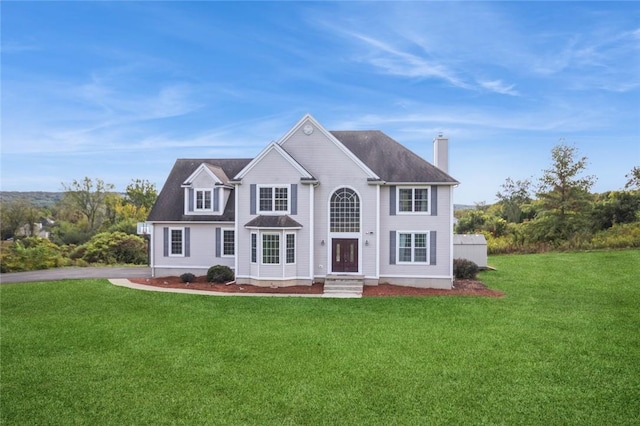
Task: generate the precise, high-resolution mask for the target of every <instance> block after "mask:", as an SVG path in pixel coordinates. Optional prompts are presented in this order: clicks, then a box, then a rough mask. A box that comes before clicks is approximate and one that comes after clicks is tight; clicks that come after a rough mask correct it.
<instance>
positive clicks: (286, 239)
mask: <svg viewBox="0 0 640 426" xmlns="http://www.w3.org/2000/svg"><path fill="white" fill-rule="evenodd" d="M290 236H291V237H293V247H289V237H290ZM289 250H293V261H292V262H289ZM296 254H297V253H296V234H295V233H294V232H286V233H285V234H284V263H285V265H295V264H296V261H297V258H296V257H297V256H296Z"/></svg>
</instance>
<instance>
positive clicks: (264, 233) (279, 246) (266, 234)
mask: <svg viewBox="0 0 640 426" xmlns="http://www.w3.org/2000/svg"><path fill="white" fill-rule="evenodd" d="M280 235H282V234H281V233H279V232H263V233H261V234H260V243H261V244H260V247H261V249H262V250H261V251H260V264H261V265H265V266H274V265H281V264H282V259H281V257H282V255H281V250H282V246H281V244H280ZM267 236H273V237H277V243H278V249H277V250H276V254H277V259H276V260H277V262H265V261H264V260H265V252H266V251H267V250H265V246H264V243H265V237H267Z"/></svg>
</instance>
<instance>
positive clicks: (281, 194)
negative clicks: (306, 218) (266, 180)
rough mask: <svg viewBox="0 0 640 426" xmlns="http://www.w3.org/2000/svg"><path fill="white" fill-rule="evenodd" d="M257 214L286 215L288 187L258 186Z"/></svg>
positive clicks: (287, 210) (287, 209)
mask: <svg viewBox="0 0 640 426" xmlns="http://www.w3.org/2000/svg"><path fill="white" fill-rule="evenodd" d="M258 210H259V213H288V212H289V186H288V185H280V186H258Z"/></svg>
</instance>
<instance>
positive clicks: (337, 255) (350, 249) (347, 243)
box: [331, 238, 358, 272]
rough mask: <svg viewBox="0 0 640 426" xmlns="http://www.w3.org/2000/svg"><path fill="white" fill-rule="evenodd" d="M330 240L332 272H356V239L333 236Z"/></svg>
mask: <svg viewBox="0 0 640 426" xmlns="http://www.w3.org/2000/svg"><path fill="white" fill-rule="evenodd" d="M332 241H333V242H332V247H333V250H332V254H333V257H332V261H331V263H332V267H331V270H332V272H358V239H357V238H334V239H333V240H332Z"/></svg>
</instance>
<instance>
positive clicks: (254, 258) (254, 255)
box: [251, 232, 258, 263]
mask: <svg viewBox="0 0 640 426" xmlns="http://www.w3.org/2000/svg"><path fill="white" fill-rule="evenodd" d="M256 262H258V234H256V233H254V232H252V233H251V263H256Z"/></svg>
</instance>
